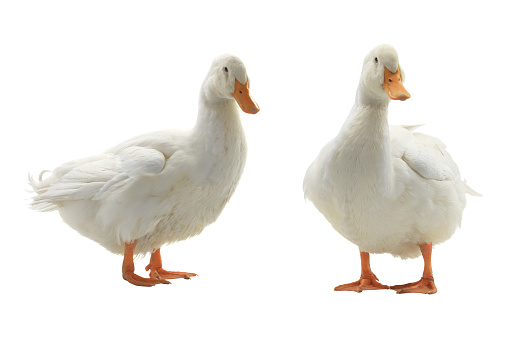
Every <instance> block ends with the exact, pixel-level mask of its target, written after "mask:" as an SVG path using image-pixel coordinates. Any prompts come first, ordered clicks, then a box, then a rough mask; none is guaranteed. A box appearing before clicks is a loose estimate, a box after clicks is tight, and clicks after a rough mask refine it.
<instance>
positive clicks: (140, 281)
mask: <svg viewBox="0 0 512 337" xmlns="http://www.w3.org/2000/svg"><path fill="white" fill-rule="evenodd" d="M136 245H137V241H136V240H135V241H132V242H128V243H125V244H124V260H123V279H125V280H126V281H128V282H130V283H131V284H134V285H136V286H142V287H152V286H154V285H155V284H169V283H171V282H169V281H166V280H160V279H152V278H144V277H141V276H139V275H137V274H135V265H134V264H133V250H134V249H135V246H136Z"/></svg>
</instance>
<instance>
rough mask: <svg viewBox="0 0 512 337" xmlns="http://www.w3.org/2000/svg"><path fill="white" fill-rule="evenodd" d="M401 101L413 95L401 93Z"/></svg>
mask: <svg viewBox="0 0 512 337" xmlns="http://www.w3.org/2000/svg"><path fill="white" fill-rule="evenodd" d="M398 98H399V99H400V100H401V101H405V100H406V99H408V98H411V95H409V94H404V93H400V95H399V97H398Z"/></svg>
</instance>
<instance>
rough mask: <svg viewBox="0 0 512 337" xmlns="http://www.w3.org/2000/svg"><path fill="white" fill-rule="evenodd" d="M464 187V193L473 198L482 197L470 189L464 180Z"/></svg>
mask: <svg viewBox="0 0 512 337" xmlns="http://www.w3.org/2000/svg"><path fill="white" fill-rule="evenodd" d="M464 187H466V193H467V194H469V195H472V196H474V197H482V196H483V195H482V194H480V193H478V192H477V191H475V190H474V189H472V188H471V187H470V186H469V185H468V184H467V183H466V181H465V180H464Z"/></svg>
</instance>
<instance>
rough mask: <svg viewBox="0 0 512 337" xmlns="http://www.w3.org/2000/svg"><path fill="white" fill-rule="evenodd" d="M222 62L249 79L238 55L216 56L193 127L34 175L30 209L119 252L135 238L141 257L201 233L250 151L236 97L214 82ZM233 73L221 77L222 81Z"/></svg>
mask: <svg viewBox="0 0 512 337" xmlns="http://www.w3.org/2000/svg"><path fill="white" fill-rule="evenodd" d="M226 58H227V59H228V61H226ZM221 61H222V62H224V63H226V62H227V64H229V65H228V66H229V68H230V71H233V72H234V70H235V69H238V70H239V71H238V72H239V73H240V72H241V74H234V75H235V77H237V76H238V77H237V78H239V77H240V78H241V80H240V81H243V82H245V81H247V79H246V75H245V68H244V67H243V64H241V62H240V61H239V60H238V59H237V58H234V57H231V58H230V57H228V56H224V57H223V58H220V60H219V59H218V60H217V61H214V64H213V65H212V69H211V70H210V72H209V74H208V76H207V78H206V80H205V82H204V83H203V86H202V90H201V95H200V99H199V113H198V118H197V123H196V125H195V127H194V128H193V129H191V130H188V131H179V130H165V131H159V132H153V133H148V134H145V135H141V136H138V137H135V138H132V139H130V140H128V141H125V142H123V143H121V144H119V145H117V146H115V147H113V148H111V149H109V150H108V151H107V152H106V153H104V154H101V155H98V156H94V157H89V158H85V159H82V160H76V161H71V162H68V163H66V164H63V165H61V166H60V167H58V168H57V169H55V170H54V171H53V173H52V175H51V176H49V177H48V178H46V179H45V180H43V181H39V182H34V181H33V180H32V185H33V187H34V190H35V191H36V192H37V193H38V195H37V196H35V197H34V201H33V205H32V206H33V207H34V208H36V209H39V210H44V211H48V210H58V211H59V212H60V214H61V216H62V218H63V219H64V221H65V222H66V223H67V224H68V225H69V226H71V227H72V228H74V229H75V230H77V231H78V232H79V233H80V234H82V235H84V236H86V237H88V238H90V239H92V240H94V241H96V242H98V243H99V244H101V245H102V246H104V247H105V248H107V249H108V250H110V251H112V252H114V253H118V254H122V253H123V250H124V244H125V243H126V242H131V241H134V240H136V242H137V245H136V247H135V250H134V253H135V254H140V253H148V252H153V251H155V250H156V249H158V248H159V247H160V246H162V245H163V244H165V243H172V242H175V241H179V240H184V239H186V238H188V237H191V236H194V235H197V234H199V233H201V231H202V230H203V229H204V228H205V227H206V226H207V225H209V224H211V223H212V222H214V221H215V220H216V218H217V217H218V216H219V214H220V213H221V211H222V209H223V208H224V206H225V205H226V202H227V201H228V200H229V199H230V197H231V195H232V194H233V192H234V190H235V188H236V186H237V184H238V182H239V180H240V177H241V174H242V171H243V168H244V164H245V159H246V155H247V146H246V141H245V135H244V131H243V129H242V125H241V121H240V116H239V111H238V107H237V105H236V102H235V100H234V99H233V97H232V96H231V97H229V92H225V93H223V92H222V90H223V88H222V86H223V83H217V82H219V81H220V79H219V78H218V77H223V76H224V74H223V73H222V71H223V70H222V67H224V63H222V62H221ZM230 62H231V63H230ZM216 63H218V65H217V64H216ZM239 68H241V70H240V69H239ZM225 69H226V71H227V68H225ZM225 76H226V78H227V76H228V74H225ZM235 77H232V78H231V81H230V79H229V78H227V79H224V78H222V81H224V80H225V81H226V84H225V85H224V86H227V87H229V86H230V84H233V85H234V78H235ZM244 77H245V78H244ZM212 82H215V83H212ZM231 82H233V83H231ZM229 90H231V92H233V90H234V89H233V88H231V89H229ZM229 90H228V91H229Z"/></svg>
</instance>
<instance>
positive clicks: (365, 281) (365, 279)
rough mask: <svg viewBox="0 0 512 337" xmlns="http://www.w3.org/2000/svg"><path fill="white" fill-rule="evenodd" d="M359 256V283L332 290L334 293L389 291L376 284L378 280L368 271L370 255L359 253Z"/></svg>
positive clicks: (383, 286) (340, 286)
mask: <svg viewBox="0 0 512 337" xmlns="http://www.w3.org/2000/svg"><path fill="white" fill-rule="evenodd" d="M360 254H361V278H360V279H359V281H356V282H352V283H347V284H342V285H339V286H337V287H336V288H334V290H336V291H356V292H358V293H360V292H361V291H363V290H378V289H389V286H386V285H383V284H380V283H379V282H377V281H378V280H379V279H378V278H377V276H375V274H374V273H372V270H371V269H370V254H368V253H367V252H360Z"/></svg>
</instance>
